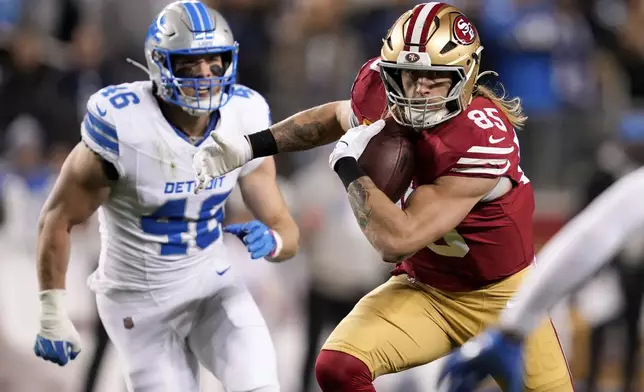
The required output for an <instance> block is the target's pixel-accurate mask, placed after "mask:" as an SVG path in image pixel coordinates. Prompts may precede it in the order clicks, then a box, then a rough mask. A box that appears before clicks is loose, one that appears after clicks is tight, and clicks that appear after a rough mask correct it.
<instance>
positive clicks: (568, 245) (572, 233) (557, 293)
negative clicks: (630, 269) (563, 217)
mask: <svg viewBox="0 0 644 392" xmlns="http://www.w3.org/2000/svg"><path fill="white" fill-rule="evenodd" d="M642 194H644V168H643V169H639V170H637V171H635V172H633V173H631V174H629V175H628V176H626V177H624V178H622V179H620V180H619V181H618V182H616V183H615V184H614V185H613V186H611V187H610V188H608V189H607V190H606V191H605V192H604V193H602V194H601V195H600V196H599V197H598V198H597V199H595V200H594V201H593V202H592V203H591V204H590V205H589V206H588V207H587V208H586V209H585V210H583V211H582V212H581V213H580V214H579V215H577V216H576V217H575V218H574V219H573V220H572V221H570V223H568V224H567V225H566V226H564V228H563V229H561V230H560V231H559V232H558V233H557V234H556V235H555V236H554V237H553V238H552V239H551V240H550V241H549V242H548V243H547V244H546V245H545V246H544V247H543V249H542V250H541V251H540V252H539V254H538V255H537V261H536V268H535V270H534V272H533V273H532V274H530V275H529V276H528V278H527V279H526V281H525V282H524V283H523V284H522V287H521V288H520V290H519V292H518V293H517V294H516V296H515V298H514V299H513V300H512V306H511V307H509V308H507V309H505V310H504V311H503V313H502V315H501V329H502V330H504V331H506V332H509V333H510V334H512V335H516V336H518V337H524V336H526V335H527V334H529V332H530V331H531V330H532V329H534V328H535V327H536V326H537V325H538V324H539V322H540V321H541V319H542V318H543V317H545V316H546V312H547V311H548V310H549V309H550V308H551V307H552V306H554V305H555V304H556V303H557V302H558V301H559V300H560V299H561V298H562V296H564V295H565V294H567V293H569V292H570V291H572V290H573V289H575V288H576V287H577V286H578V285H579V284H581V283H582V282H584V281H586V280H587V279H589V278H590V277H591V276H592V275H593V274H594V273H595V272H596V271H597V270H599V269H600V268H601V267H602V266H603V265H605V264H607V263H608V262H609V261H610V260H611V259H612V257H613V256H614V255H615V253H616V252H617V251H618V250H619V249H620V248H621V246H622V245H623V243H624V241H626V239H627V238H628V236H629V235H630V234H631V233H633V232H634V230H637V229H638V228H640V227H642V226H643V225H644V203H642Z"/></svg>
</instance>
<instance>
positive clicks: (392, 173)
mask: <svg viewBox="0 0 644 392" xmlns="http://www.w3.org/2000/svg"><path fill="white" fill-rule="evenodd" d="M414 137H415V133H414V131H413V130H412V129H411V128H407V127H404V126H402V125H400V124H398V123H397V122H396V121H395V120H394V119H393V118H392V117H388V118H387V119H385V127H384V128H383V129H382V131H380V133H379V134H377V135H376V136H374V137H373V138H372V139H371V140H370V141H369V144H367V148H366V149H365V150H364V152H363V153H362V155H361V156H360V159H358V163H359V164H360V166H361V167H362V169H363V170H364V171H365V172H366V173H367V175H368V176H369V177H371V180H372V181H373V182H374V183H375V184H376V186H377V187H378V189H380V190H381V191H383V192H384V193H385V194H386V195H387V196H388V197H389V199H391V201H393V202H394V203H395V202H397V201H398V200H400V198H401V197H402V196H404V194H405V192H406V191H407V189H408V188H409V185H410V183H411V180H412V177H413V175H414V164H415V152H414V151H415V147H414Z"/></svg>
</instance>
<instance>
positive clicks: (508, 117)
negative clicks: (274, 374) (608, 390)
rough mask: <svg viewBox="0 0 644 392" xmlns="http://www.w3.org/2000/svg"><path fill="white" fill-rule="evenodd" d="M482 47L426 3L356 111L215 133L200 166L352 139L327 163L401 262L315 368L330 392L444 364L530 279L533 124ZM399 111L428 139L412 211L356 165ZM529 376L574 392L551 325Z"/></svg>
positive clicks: (366, 73) (372, 75)
mask: <svg viewBox="0 0 644 392" xmlns="http://www.w3.org/2000/svg"><path fill="white" fill-rule="evenodd" d="M482 50H483V47H482V46H481V43H480V40H479V36H478V33H477V31H476V29H475V28H474V26H473V25H472V24H471V23H470V21H469V20H468V19H467V17H466V16H465V15H463V14H462V13H461V12H460V11H459V10H458V9H457V8H455V7H453V6H450V5H447V4H443V3H435V2H434V3H424V4H419V5H417V6H416V7H414V8H413V9H411V10H409V11H407V12H406V13H404V14H403V15H402V16H401V17H400V18H399V19H398V20H397V21H396V23H395V24H394V25H393V26H392V27H391V29H390V30H389V32H388V33H387V36H386V37H385V39H384V40H383V46H382V50H381V54H380V57H378V58H375V59H372V60H370V61H368V62H367V63H366V64H365V65H364V66H363V67H362V69H361V70H360V72H359V73H358V76H357V78H356V80H355V83H354V85H353V88H352V91H351V99H350V100H349V101H342V102H333V103H329V104H326V105H322V106H319V107H316V108H313V109H310V110H307V111H304V112H301V113H298V114H296V115H294V116H292V117H290V118H289V119H287V120H284V121H282V122H280V123H278V124H276V125H274V126H273V127H271V128H270V129H267V130H264V131H261V132H258V133H255V134H252V135H249V136H248V137H246V138H244V137H233V136H228V135H217V134H216V133H213V134H212V135H213V138H214V139H215V141H216V143H215V144H214V145H212V146H208V147H204V148H203V149H202V150H201V151H199V152H198V153H197V154H196V155H195V157H194V160H193V164H194V166H195V171H196V172H197V176H198V180H199V181H200V182H202V183H203V181H204V180H206V179H207V178H208V177H210V176H219V175H222V174H225V173H226V172H228V171H230V170H233V169H235V168H236V167H239V166H241V165H242V164H244V163H246V162H247V161H249V160H251V159H253V158H256V157H260V156H266V155H273V154H276V153H278V152H285V151H298V150H305V149H308V148H313V147H315V146H319V145H322V144H326V143H330V142H332V141H336V140H338V139H340V140H341V141H342V142H341V143H338V144H337V145H336V149H335V150H334V152H333V154H332V155H331V159H330V164H331V166H332V168H333V169H334V170H335V171H336V172H337V173H338V175H339V176H340V178H341V179H342V181H343V182H344V184H345V186H346V187H347V192H348V195H349V200H350V203H351V207H352V209H353V211H354V214H355V215H356V218H357V220H358V222H359V224H360V227H361V228H362V230H363V232H364V234H365V235H366V237H367V238H368V239H369V240H370V242H371V243H372V244H373V245H374V247H375V248H377V249H378V250H380V251H381V252H382V254H383V258H384V259H385V260H386V261H390V262H398V261H399V260H400V259H401V258H404V260H403V261H402V262H400V263H397V265H396V268H395V270H394V276H393V277H392V278H391V279H390V280H389V281H388V282H386V283H384V284H383V285H381V286H380V287H378V288H377V289H375V290H374V291H373V292H371V293H369V294H368V295H366V296H365V297H364V298H362V300H361V301H360V302H359V303H358V304H357V305H356V307H355V308H354V309H353V311H352V312H351V313H350V314H349V315H348V316H347V317H346V318H345V319H344V320H343V321H342V322H341V323H340V324H339V325H338V326H337V328H336V329H335V330H334V331H333V333H332V334H331V336H330V337H329V339H328V340H327V341H326V343H325V345H324V347H323V349H322V352H321V353H320V355H319V357H318V361H317V364H316V375H317V378H318V383H319V384H320V386H321V387H322V390H324V391H325V392H327V391H373V390H374V388H373V385H372V381H373V379H374V378H375V377H378V376H380V375H383V374H387V373H393V372H399V371H402V370H405V369H408V368H411V367H414V366H418V365H422V364H425V363H429V362H432V361H434V360H435V359H437V358H440V357H442V356H444V355H445V354H447V353H449V352H450V350H451V349H452V348H453V347H454V346H458V345H461V344H463V343H464V342H465V341H467V340H468V339H469V338H471V337H472V336H474V335H476V334H477V333H478V332H480V331H482V330H483V329H484V328H485V327H486V326H487V325H490V324H493V323H495V322H496V321H497V319H498V316H499V313H500V312H501V310H503V308H504V307H505V306H506V303H507V301H508V300H509V299H510V298H511V297H512V295H513V293H514V292H515V291H516V289H517V287H518V286H519V284H520V283H521V281H522V280H523V278H524V277H525V275H526V274H527V273H528V271H529V269H530V266H531V264H532V261H533V259H534V246H533V243H532V213H533V210H534V198H533V191H532V187H531V184H530V181H529V180H528V178H527V177H526V176H525V175H524V174H523V172H522V171H521V168H520V167H519V145H518V139H517V136H516V133H515V129H517V128H520V127H521V126H522V125H523V123H524V121H525V119H526V118H525V116H524V115H523V113H522V110H521V106H520V102H519V100H518V99H506V98H505V97H500V96H497V95H495V93H494V92H492V91H491V90H489V89H487V88H485V87H484V86H481V85H479V84H478V83H477V81H478V79H479V77H480V76H481V74H480V73H479V65H480V58H481V52H482ZM389 114H390V115H392V116H393V117H394V119H395V120H396V121H397V122H399V123H400V124H402V125H405V126H409V127H411V128H414V129H415V130H417V131H418V139H417V141H416V142H415V143H416V145H415V148H416V165H415V166H416V167H415V174H414V181H413V185H412V190H411V192H410V194H409V197H407V198H405V200H403V206H404V207H403V209H400V208H398V207H397V206H396V205H395V204H394V203H392V202H391V201H390V200H389V199H388V197H387V196H386V195H385V194H384V193H383V192H381V191H380V190H378V189H377V187H376V186H375V185H374V183H373V182H372V181H371V179H370V178H369V177H368V176H366V175H365V174H364V172H363V171H362V170H361V168H360V166H359V165H358V163H357V159H358V158H359V156H360V154H361V153H362V151H363V150H364V148H365V146H366V144H367V142H368V141H369V138H370V137H373V136H374V135H375V134H377V132H378V131H380V129H382V127H383V124H384V122H383V121H379V120H380V119H381V118H383V117H384V116H386V115H389ZM361 124H363V125H361ZM368 124H371V125H368ZM347 131H348V132H347ZM345 132H346V133H345ZM409 255H411V256H409ZM525 375H526V376H525V379H524V389H525V390H526V391H544V392H545V391H555V392H559V391H572V390H573V387H572V382H571V379H570V375H569V372H568V368H567V364H566V361H565V358H564V356H563V353H562V351H561V347H560V346H559V342H558V340H557V337H556V334H555V331H554V328H553V326H552V324H551V323H550V322H549V321H547V322H544V323H542V325H541V326H540V327H538V328H537V329H535V331H534V332H533V333H532V335H530V337H529V338H528V339H527V342H526V360H525ZM497 381H498V382H499V383H500V384H501V385H502V386H503V380H497Z"/></svg>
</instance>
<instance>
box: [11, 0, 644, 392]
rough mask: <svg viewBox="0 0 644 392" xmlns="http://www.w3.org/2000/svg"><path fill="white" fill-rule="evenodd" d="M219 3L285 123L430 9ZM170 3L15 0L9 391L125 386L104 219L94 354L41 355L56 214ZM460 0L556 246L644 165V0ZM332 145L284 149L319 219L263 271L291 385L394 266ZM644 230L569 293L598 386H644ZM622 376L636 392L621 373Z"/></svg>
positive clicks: (388, 386) (78, 270) (582, 364)
mask: <svg viewBox="0 0 644 392" xmlns="http://www.w3.org/2000/svg"><path fill="white" fill-rule="evenodd" d="M202 1H203V2H205V3H208V4H209V5H211V6H214V7H215V8H217V9H218V10H219V11H220V12H221V13H222V14H223V15H224V17H225V18H227V20H228V22H229V23H230V25H231V27H232V29H233V33H234V35H235V38H236V40H237V41H238V42H239V43H240V60H239V81H240V82H241V83H243V84H245V85H247V86H249V87H251V88H253V89H255V90H257V91H259V92H260V93H262V94H263V95H264V96H265V97H266V98H267V100H268V102H269V104H270V105H271V108H272V114H273V120H274V121H279V120H281V119H283V118H285V117H287V116H288V115H290V114H293V113H294V112H296V111H298V110H301V109H305V108H308V107H311V106H314V105H316V104H321V103H324V102H328V101H332V100H340V99H347V98H348V94H349V91H350V87H351V84H352V82H353V78H354V77H355V74H356V72H357V70H358V69H359V68H360V66H361V65H362V64H363V63H364V62H365V61H366V60H367V59H369V58H372V57H375V56H377V55H378V54H379V50H380V44H381V39H382V37H383V36H384V35H385V33H386V31H387V29H388V27H389V26H390V25H391V24H392V23H393V22H394V21H395V19H396V18H397V17H398V16H399V15H400V14H401V13H402V12H404V11H405V10H407V9H409V8H411V7H412V6H413V5H415V4H417V3H418V1H412V0H202ZM169 2H170V1H169V0H0V255H2V257H1V259H0V391H1V392H4V391H30V392H32V391H40V390H45V388H47V390H55V391H74V392H75V391H108V390H109V391H122V390H124V387H123V385H122V381H121V378H120V375H119V367H118V360H117V359H116V358H115V356H114V353H113V351H111V348H110V346H109V344H108V341H107V338H106V335H105V333H104V331H103V330H102V327H101V326H100V322H99V321H98V317H97V316H96V311H95V308H94V303H93V297H92V294H91V293H90V292H89V291H88V289H87V288H86V287H85V278H86V276H87V274H88V273H89V272H90V271H91V270H92V269H93V268H94V266H95V264H96V262H97V259H98V248H99V244H98V238H97V232H96V222H95V220H94V219H92V220H91V221H90V222H88V223H87V224H85V225H84V226H82V227H78V228H75V229H74V230H75V232H74V244H73V249H72V254H71V262H70V272H69V274H68V279H67V281H68V291H70V292H71V293H73V295H71V296H70V297H71V300H70V303H69V307H70V314H71V315H72V316H73V319H74V321H75V323H76V325H77V326H78V328H79V330H80V331H81V334H82V335H83V339H84V341H85V346H86V350H85V351H84V353H83V355H81V357H80V358H79V360H78V361H77V362H78V363H75V364H74V365H72V366H69V367H66V368H64V369H60V368H57V367H55V366H54V365H51V364H46V363H44V362H42V361H39V360H38V359H37V358H36V357H35V356H34V355H33V354H32V352H31V344H32V339H33V337H34V336H35V333H36V331H37V325H38V324H37V317H38V311H39V309H38V306H39V304H38V300H37V296H36V293H37V283H36V273H35V238H36V231H37V220H38V215H39V211H40V209H41V207H42V205H43V203H44V200H45V199H46V197H47V195H48V193H49V191H50V189H51V187H52V185H53V182H54V180H55V178H56V175H57V173H58V171H59V169H60V167H61V165H62V163H63V161H64V159H65V157H66V155H67V154H68V152H69V151H70V150H71V148H72V147H73V146H74V145H75V144H76V143H77V142H78V141H79V140H80V133H79V124H80V121H81V119H82V117H83V116H84V114H85V104H86V101H87V98H88V97H89V96H90V95H91V94H92V93H94V92H95V91H97V90H98V89H100V88H102V87H104V86H107V85H112V84H118V83H122V82H125V81H133V80H143V79H146V78H147V76H146V75H145V74H144V73H142V72H141V71H140V70H138V69H137V68H135V67H132V66H131V65H129V64H128V63H127V62H126V61H125V59H126V58H128V57H129V58H132V59H133V60H136V61H139V62H142V63H144V57H143V40H144V37H145V34H146V31H147V28H148V25H149V23H150V22H151V21H152V19H153V16H154V15H155V14H156V13H158V12H159V11H160V10H161V8H162V7H163V6H165V5H166V4H168V3H169ZM446 2H448V3H452V4H454V5H456V6H458V7H460V8H461V9H462V10H463V11H464V12H465V13H466V14H467V15H468V17H469V18H470V19H471V20H472V21H473V22H474V24H475V25H476V26H478V29H479V32H480V34H481V36H482V42H483V45H484V46H485V50H484V52H483V66H482V70H488V69H490V70H495V71H496V72H498V73H499V77H498V78H493V77H488V81H489V83H492V84H493V83H496V82H497V81H500V82H502V83H503V85H504V86H505V89H506V92H507V94H508V95H511V96H515V95H516V96H519V97H521V98H522V100H523V104H524V107H525V110H526V112H527V114H528V116H529V121H528V123H527V126H526V129H525V130H523V131H521V132H520V134H519V139H520V142H521V154H522V155H521V157H522V168H523V169H524V171H525V172H526V173H527V175H528V177H529V178H530V179H531V180H532V182H533V184H534V186H535V189H536V193H537V203H538V208H537V215H536V217H535V222H536V223H535V225H537V226H535V229H536V232H537V235H539V236H540V237H543V238H544V239H545V238H546V237H547V236H548V235H550V234H552V231H553V230H556V228H557V227H559V225H560V224H561V223H563V222H564V221H566V220H567V219H568V218H569V217H570V216H572V215H574V213H575V212H576V211H578V210H579V209H580V208H582V207H583V206H584V205H585V204H586V203H588V202H589V201H590V200H592V198H594V197H595V196H596V195H597V194H598V193H599V192H600V191H601V190H602V189H604V188H605V187H607V186H609V185H610V184H611V183H612V182H614V181H615V180H616V179H617V178H619V177H621V176H622V175H624V174H625V173H627V172H628V171H630V170H632V168H634V167H637V166H638V165H640V164H641V163H642V162H644V159H643V158H644V148H641V146H642V145H644V105H643V103H644V102H643V99H642V98H643V97H644V40H643V39H642V37H644V0H452V1H446ZM329 152H330V150H329V148H328V147H327V148H320V149H317V150H315V151H311V152H305V153H297V154H291V155H286V156H279V157H278V158H277V162H278V169H279V174H280V182H281V184H282V189H283V192H284V194H285V197H286V198H287V201H288V202H289V207H290V208H291V210H292V212H293V214H294V215H295V216H296V218H297V220H298V222H299V224H300V226H301V231H302V252H301V254H300V255H299V256H298V257H296V259H294V260H291V261H289V262H287V263H284V264H283V265H272V264H268V263H258V262H254V263H251V262H250V261H248V262H247V263H246V264H244V268H245V270H246V273H245V274H244V276H246V278H247V280H248V285H249V287H250V288H251V290H252V292H253V293H254V294H255V298H256V300H257V301H258V303H259V305H260V307H261V308H262V311H263V312H264V314H265V317H266V318H267V321H268V323H269V326H270V327H271V329H272V331H273V333H274V340H275V343H276V346H277V350H278V357H279V365H280V369H281V370H280V374H281V376H280V377H281V382H282V387H283V390H284V391H285V392H291V391H292V392H296V391H297V392H299V391H303V392H305V391H315V390H316V388H317V387H316V386H315V381H314V379H313V374H312V368H313V363H314V360H315V355H316V353H317V351H318V349H319V347H320V345H321V344H322V342H323V341H324V339H325V337H326V334H328V332H329V331H330V330H331V329H332V328H333V327H334V326H335V324H337V322H338V321H339V320H340V319H342V318H343V317H344V315H346V314H347V313H348V312H349V310H350V309H351V308H352V307H353V304H354V303H355V302H356V300H357V299H358V298H360V296H362V295H363V294H364V293H366V292H368V291H369V290H371V289H372V288H373V287H375V286H376V285H378V284H379V283H380V282H382V281H384V279H386V278H387V272H388V266H387V265H385V264H384V263H382V262H381V261H380V260H379V258H378V255H377V254H376V253H375V251H374V250H373V249H372V248H371V247H370V245H369V243H368V242H367V241H366V240H365V239H364V238H363V237H362V234H361V232H360V230H359V229H358V227H357V225H356V223H355V221H354V218H353V215H352V213H351V210H350V208H349V205H348V203H347V200H346V196H345V193H344V189H343V187H342V186H341V183H340V182H339V181H338V180H337V178H335V174H334V173H333V172H331V171H330V170H328V169H327V164H326V161H327V157H328V153H329ZM247 214H248V212H247V211H245V209H244V206H243V203H242V202H241V201H240V200H239V198H238V197H237V198H236V199H234V200H233V201H232V203H230V205H229V206H228V215H227V219H229V220H230V221H238V220H243V219H246V217H247ZM539 220H542V221H543V222H546V223H544V224H543V225H538V224H537V222H538V221H539ZM338 226H342V230H339V229H338ZM541 226H543V227H544V229H543V230H542V231H543V233H541V232H540V231H539V230H540V229H539V228H540V227H541ZM639 234H640V235H639V236H637V235H634V237H633V240H632V241H630V242H629V245H628V246H627V247H626V248H625V249H624V252H623V254H622V255H620V256H619V257H617V258H616V260H615V263H614V264H613V265H612V266H611V267H610V268H608V269H607V270H606V271H603V272H602V273H601V274H600V275H599V276H598V278H597V279H596V280H595V281H594V282H593V283H592V284H591V285H589V286H588V287H585V288H583V289H582V290H581V291H580V292H579V293H578V294H577V295H575V296H574V297H573V298H571V299H570V300H569V301H568V300H567V301H566V304H570V305H571V307H572V309H574V311H572V312H570V311H568V310H565V311H564V312H563V313H562V314H564V316H563V317H561V321H560V323H561V331H560V332H562V335H563V336H562V337H563V338H564V339H563V340H564V343H565V342H566V341H568V342H569V343H568V344H566V349H567V351H568V355H569V357H571V361H572V362H571V363H572V369H573V372H574V373H575V376H576V377H577V379H578V381H579V383H580V385H581V386H585V387H587V390H589V391H597V390H611V391H612V390H623V391H625V392H627V391H635V390H643V389H644V384H640V385H641V387H640V388H639V389H637V388H638V387H637V386H636V385H637V384H636V383H634V382H633V381H632V380H634V379H635V378H636V377H637V374H638V366H639V365H638V362H637V356H638V351H639V350H638V349H639V336H640V334H641V333H640V327H639V319H640V309H641V305H642V304H641V303H642V286H644V265H643V264H644V235H642V233H639ZM346 249H350V252H347V251H345V250H346ZM340 250H342V251H340ZM243 253H244V252H243V249H242V250H241V254H242V258H243ZM599 304H601V306H600V305H599ZM569 315H573V317H568V316H569ZM580 320H581V321H580ZM621 321H625V323H623V324H624V325H626V327H625V328H623V327H622V326H621V325H622V323H621ZM580 341H581V343H579V342H580ZM612 342H624V344H623V345H621V344H620V343H618V344H611V343H612ZM578 347H583V348H578ZM620 347H625V349H620ZM622 357H623V358H625V362H624V363H625V365H623V366H622V365H621V362H620V361H621V358H622ZM607 368H608V369H609V370H608V371H607V370H605V369H607ZM602 369H604V370H602ZM622 369H624V372H623V373H624V377H623V379H624V383H623V385H625V386H623V387H622V386H621V385H622V384H621V383H620V382H619V380H620V379H621V378H620V377H616V376H615V374H617V376H619V375H620V374H621V370H622ZM432 372H433V370H432V369H429V368H427V369H420V370H419V371H416V372H410V373H407V374H402V375H396V376H387V377H384V378H383V379H382V380H378V382H377V383H376V385H377V387H379V388H381V389H378V390H379V391H380V390H382V391H387V390H391V391H394V390H400V391H410V392H413V391H421V390H422V391H431V390H433V386H432V381H431V380H432V377H433V376H432ZM208 382H209V381H208V380H206V381H205V384H207V385H209V384H208ZM602 388H604V389H602ZM606 388H608V389H606ZM611 388H614V389H611ZM629 388H630V389H629ZM204 390H213V389H208V387H207V386H206V387H204Z"/></svg>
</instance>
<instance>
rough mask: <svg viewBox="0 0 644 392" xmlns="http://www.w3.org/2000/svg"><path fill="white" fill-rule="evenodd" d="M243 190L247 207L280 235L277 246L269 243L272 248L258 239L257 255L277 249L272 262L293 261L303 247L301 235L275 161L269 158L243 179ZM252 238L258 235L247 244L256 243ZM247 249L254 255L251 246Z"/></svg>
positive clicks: (276, 237) (275, 237) (241, 183)
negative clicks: (300, 244) (277, 177)
mask: <svg viewBox="0 0 644 392" xmlns="http://www.w3.org/2000/svg"><path fill="white" fill-rule="evenodd" d="M239 187H240V190H241V194H242V197H243V199H244V203H245V204H246V206H247V207H248V209H249V210H250V212H251V213H252V214H253V216H254V217H255V218H256V219H258V220H259V221H260V222H262V223H263V224H265V225H266V226H268V228H270V229H271V230H272V232H273V233H276V234H274V237H273V238H271V240H276V242H275V243H272V242H271V241H268V242H269V243H270V244H268V243H267V244H264V243H262V242H263V241H262V239H261V238H257V245H256V247H257V248H258V249H257V251H261V248H260V247H265V246H273V247H275V249H269V251H271V253H272V255H270V256H269V258H270V260H271V261H283V260H286V259H289V258H291V257H293V256H294V255H295V253H297V250H298V247H299V241H300V232H299V229H298V227H297V224H296V223H295V221H294V220H293V217H292V216H291V214H290V212H289V210H288V208H287V207H286V202H285V201H284V198H283V197H282V193H281V192H280V189H279V187H278V186H277V182H276V174H275V161H274V160H273V159H272V158H266V159H265V160H264V161H263V162H262V163H261V164H260V165H259V166H258V167H257V168H256V169H255V170H253V171H252V172H250V173H249V174H247V175H245V176H243V177H240V179H239ZM243 225H244V224H242V225H239V227H242V226H243ZM236 226H237V225H236ZM252 237H254V235H252V233H251V235H248V239H247V240H246V242H248V241H251V240H253V239H254V238H252ZM246 245H247V246H248V247H249V250H250V251H251V254H252V253H253V252H252V250H251V249H250V248H251V244H249V243H247V244H246Z"/></svg>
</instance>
